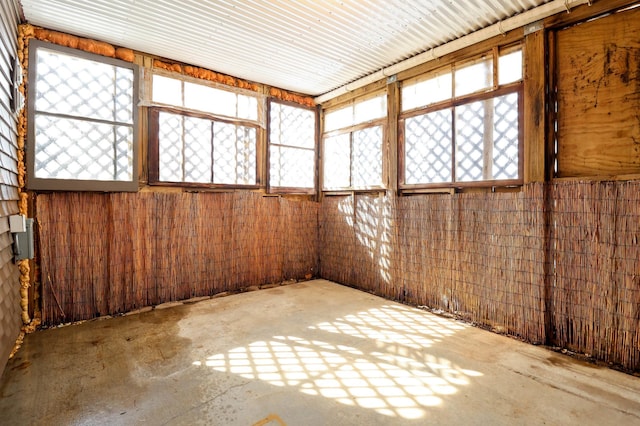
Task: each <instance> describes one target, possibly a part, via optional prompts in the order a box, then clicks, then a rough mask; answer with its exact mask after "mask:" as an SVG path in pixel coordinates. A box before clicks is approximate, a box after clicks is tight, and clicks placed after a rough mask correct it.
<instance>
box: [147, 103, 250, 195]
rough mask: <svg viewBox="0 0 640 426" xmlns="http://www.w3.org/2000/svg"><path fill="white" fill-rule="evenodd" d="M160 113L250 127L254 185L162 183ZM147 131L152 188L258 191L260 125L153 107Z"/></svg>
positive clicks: (211, 115)
mask: <svg viewBox="0 0 640 426" xmlns="http://www.w3.org/2000/svg"><path fill="white" fill-rule="evenodd" d="M161 112H167V113H170V114H176V115H181V116H185V117H193V118H201V119H205V120H209V121H212V122H219V123H227V124H234V125H239V126H244V127H251V128H254V129H255V130H256V183H255V184H226V183H225V184H223V183H203V182H174V181H164V180H160V140H159V135H160V133H159V130H160V127H159V125H160V122H159V116H160V113H161ZM148 114H149V121H148V122H149V130H148V134H149V137H148V140H149V151H148V152H149V154H148V157H149V158H148V164H149V185H152V186H176V187H185V188H203V189H207V188H210V189H259V188H260V187H261V184H260V180H261V179H260V171H261V167H260V159H261V158H262V156H261V152H260V151H261V150H260V138H261V136H260V134H261V132H263V129H262V128H261V127H260V125H259V124H258V123H256V122H254V121H249V120H234V119H225V118H220V117H218V116H215V115H213V114H207V113H201V112H195V111H185V110H183V109H180V108H172V107H161V106H154V107H149V112H148Z"/></svg>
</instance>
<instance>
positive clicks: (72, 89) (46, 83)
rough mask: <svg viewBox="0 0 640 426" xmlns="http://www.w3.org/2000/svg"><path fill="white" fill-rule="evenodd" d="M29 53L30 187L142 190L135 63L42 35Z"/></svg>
mask: <svg viewBox="0 0 640 426" xmlns="http://www.w3.org/2000/svg"><path fill="white" fill-rule="evenodd" d="M29 54H30V62H31V64H32V66H31V67H30V69H29V81H30V82H32V84H31V85H30V88H29V129H28V135H29V136H28V138H29V140H28V148H27V155H28V158H27V164H28V168H29V169H28V172H27V173H28V176H29V181H28V187H29V189H66V190H90V191H136V190H137V189H138V160H137V152H138V143H137V129H136V125H137V107H136V94H137V74H138V73H137V69H136V66H135V65H133V64H130V63H127V62H124V61H120V60H116V59H112V58H106V57H102V56H99V55H94V54H89V53H85V52H80V51H77V50H74V49H69V48H66V47H62V46H57V45H53V44H49V43H43V42H40V41H37V40H32V41H31V42H30V50H29Z"/></svg>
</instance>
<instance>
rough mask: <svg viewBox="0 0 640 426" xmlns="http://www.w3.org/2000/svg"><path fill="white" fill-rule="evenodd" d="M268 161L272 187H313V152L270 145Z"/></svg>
mask: <svg viewBox="0 0 640 426" xmlns="http://www.w3.org/2000/svg"><path fill="white" fill-rule="evenodd" d="M269 160H270V161H269V162H270V169H269V170H270V184H271V186H272V187H289V188H313V187H314V175H315V159H314V151H313V150H309V149H300V148H289V147H284V146H274V145H271V147H270V151H269Z"/></svg>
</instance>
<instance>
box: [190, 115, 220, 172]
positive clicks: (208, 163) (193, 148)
mask: <svg viewBox="0 0 640 426" xmlns="http://www.w3.org/2000/svg"><path fill="white" fill-rule="evenodd" d="M183 120H184V162H185V165H184V181H185V182H199V183H211V181H212V176H211V168H212V162H213V159H212V157H211V121H209V120H205V119H202V118H195V117H184V118H183Z"/></svg>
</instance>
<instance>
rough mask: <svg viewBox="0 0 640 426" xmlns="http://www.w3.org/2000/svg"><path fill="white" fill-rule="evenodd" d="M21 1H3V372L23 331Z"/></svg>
mask: <svg viewBox="0 0 640 426" xmlns="http://www.w3.org/2000/svg"><path fill="white" fill-rule="evenodd" d="M17 25H18V5H17V4H16V2H15V1H14V0H8V1H2V2H0V373H1V372H2V370H3V369H4V366H5V364H6V362H7V359H8V358H9V353H10V352H11V350H12V349H13V345H14V344H15V341H16V337H17V336H18V333H19V332H20V325H21V319H20V312H21V309H20V283H19V282H18V276H19V274H18V269H17V267H16V266H15V265H14V263H13V252H12V242H13V240H12V237H11V233H9V220H8V219H7V216H9V215H11V214H16V213H17V212H18V203H17V200H18V189H17V187H18V162H17V161H18V160H17V156H18V149H17V142H16V140H17V119H16V115H15V114H13V113H12V111H11V106H10V105H11V98H12V95H11V93H12V85H13V84H12V81H13V78H12V69H13V62H14V60H15V57H16V52H17V37H18V35H17V34H18V32H17Z"/></svg>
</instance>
